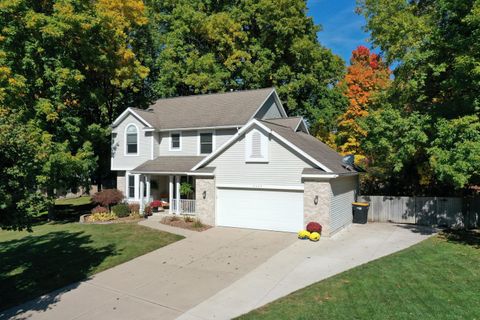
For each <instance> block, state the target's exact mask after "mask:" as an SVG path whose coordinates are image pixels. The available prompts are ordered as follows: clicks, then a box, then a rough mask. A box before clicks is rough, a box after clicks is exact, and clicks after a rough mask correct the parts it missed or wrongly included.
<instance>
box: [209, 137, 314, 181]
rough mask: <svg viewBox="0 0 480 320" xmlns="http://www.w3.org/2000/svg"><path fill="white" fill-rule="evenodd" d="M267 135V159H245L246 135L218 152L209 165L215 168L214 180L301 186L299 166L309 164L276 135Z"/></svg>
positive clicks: (308, 166)
mask: <svg viewBox="0 0 480 320" xmlns="http://www.w3.org/2000/svg"><path fill="white" fill-rule="evenodd" d="M264 134H266V135H267V137H268V133H266V132H264ZM268 139H269V141H268V144H269V147H268V159H269V162H268V163H246V162H245V135H244V136H243V137H241V138H240V139H239V140H237V141H236V142H235V143H234V144H233V145H231V146H230V147H228V148H227V149H226V150H225V151H223V152H222V153H220V154H219V155H218V156H217V157H216V158H215V159H214V160H212V162H211V163H210V164H209V165H208V166H211V167H215V168H216V169H215V176H216V184H217V185H222V184H229V185H231V184H234V185H245V186H249V185H250V186H252V185H253V186H256V187H261V186H262V185H266V186H274V185H276V186H291V187H303V183H302V180H301V174H302V170H303V169H304V168H311V167H312V166H311V165H310V164H308V163H307V162H306V161H304V160H302V159H301V158H299V156H297V155H296V154H294V153H293V152H292V151H290V150H287V149H286V147H284V146H282V145H281V144H280V142H279V141H277V140H276V139H275V138H272V137H268Z"/></svg>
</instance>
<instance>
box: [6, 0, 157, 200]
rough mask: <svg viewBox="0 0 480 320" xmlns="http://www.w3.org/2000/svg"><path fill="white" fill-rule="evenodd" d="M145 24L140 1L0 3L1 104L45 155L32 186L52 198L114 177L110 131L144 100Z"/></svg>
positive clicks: (77, 0) (146, 73)
mask: <svg viewBox="0 0 480 320" xmlns="http://www.w3.org/2000/svg"><path fill="white" fill-rule="evenodd" d="M147 22H148V20H147V17H146V9H145V6H144V3H143V2H142V1H141V0H122V1H120V0H96V1H82V0H46V1H32V0H15V1H10V0H0V104H1V105H0V106H1V108H2V109H5V110H6V112H5V114H8V117H9V118H10V119H14V121H15V122H16V123H17V125H20V126H21V125H23V126H27V127H28V128H30V129H31V128H35V130H34V131H35V132H37V130H40V131H39V133H38V137H39V140H38V139H37V140H32V143H39V144H40V145H45V150H48V153H47V155H46V156H45V157H42V158H41V159H38V162H37V165H41V172H40V173H39V174H37V173H36V171H35V170H34V171H33V172H32V175H33V176H38V179H37V180H35V183H36V185H35V186H32V187H31V188H33V189H34V190H40V189H43V190H46V191H47V192H48V196H49V198H50V199H52V198H53V197H54V196H55V190H58V189H59V188H62V187H66V188H68V187H73V186H78V185H80V184H82V185H84V184H89V183H90V179H91V177H92V176H93V177H95V178H101V176H102V173H108V172H109V160H110V152H109V151H110V150H109V140H110V139H109V127H108V126H109V124H110V123H111V122H112V121H113V119H114V118H115V117H116V116H117V115H118V114H119V113H120V112H122V111H123V110H124V109H125V107H126V105H127V104H129V103H132V101H133V102H135V101H140V102H144V99H143V95H142V94H137V93H138V92H140V91H141V90H142V86H143V82H144V79H145V78H146V77H147V75H148V68H147V67H145V66H144V65H143V64H142V61H141V60H140V58H139V57H138V56H137V55H136V54H135V49H136V48H135V47H134V45H136V44H137V42H135V41H133V38H134V36H135V33H136V32H137V31H139V32H140V31H141V29H142V28H143V27H144V26H145V24H146V23H147ZM140 44H141V42H140V43H139V45H140ZM2 76H3V78H2ZM9 121H10V120H9ZM19 134H21V133H19ZM4 138H5V141H6V142H5V143H7V145H9V144H8V143H9V142H8V141H9V140H8V139H9V138H8V135H6V136H5V137H4ZM12 148H13V147H12ZM8 150H11V148H10V149H2V150H0V153H5V154H4V156H5V157H6V158H8V157H9V155H8V154H6V153H7V152H8ZM42 154H43V153H42ZM40 160H41V161H40ZM3 165H4V163H2V170H6V169H5V167H3ZM35 168H36V167H35ZM96 168H100V170H98V169H97V170H95V169H96ZM95 171H96V172H97V174H96V175H94V172H95ZM32 181H33V180H32ZM11 192H14V191H11ZM50 203H51V201H50Z"/></svg>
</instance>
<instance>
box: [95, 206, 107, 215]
mask: <svg viewBox="0 0 480 320" xmlns="http://www.w3.org/2000/svg"><path fill="white" fill-rule="evenodd" d="M107 212H108V209H107V208H105V207H101V206H96V207H95V208H93V209H92V213H107Z"/></svg>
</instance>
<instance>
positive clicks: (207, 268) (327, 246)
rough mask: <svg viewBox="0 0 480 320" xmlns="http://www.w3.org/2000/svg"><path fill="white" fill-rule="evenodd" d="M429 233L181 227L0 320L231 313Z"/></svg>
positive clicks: (384, 228)
mask: <svg viewBox="0 0 480 320" xmlns="http://www.w3.org/2000/svg"><path fill="white" fill-rule="evenodd" d="M149 223H150V224H152V222H149ZM152 226H154V227H155V226H156V227H158V222H156V223H155V224H152ZM161 228H164V227H163V225H162V227H161ZM431 234H432V230H430V229H425V228H416V227H409V226H403V225H394V224H376V223H375V224H367V225H353V226H351V227H349V228H348V229H347V230H344V231H342V232H340V233H339V234H338V235H337V236H335V237H333V238H330V239H326V238H324V239H321V240H320V242H317V243H313V242H309V241H300V240H297V239H296V235H295V234H291V233H281V232H268V231H255V230H245V229H233V228H213V229H210V230H208V231H205V232H202V233H191V232H190V233H188V232H186V233H185V235H186V236H187V238H186V239H184V240H181V241H179V242H176V243H174V244H172V245H169V246H167V247H164V248H161V249H159V250H156V251H154V252H151V253H149V254H146V255H144V256H142V257H139V258H136V259H134V260H131V261H129V262H127V263H124V264H122V265H120V266H117V267H115V268H112V269H109V270H107V271H104V272H102V273H99V274H98V275H96V276H95V277H93V278H92V279H90V280H87V281H84V282H81V283H78V284H74V285H72V286H70V287H68V288H64V289H61V290H58V291H56V292H53V293H51V294H49V295H46V296H44V297H41V298H39V299H36V300H33V301H31V302H29V303H26V304H24V305H21V306H19V307H17V308H14V309H11V310H8V311H7V312H6V313H4V314H0V318H3V317H4V318H13V319H25V318H28V319H62V320H63V319H65V320H67V319H175V318H179V319H196V320H198V319H230V318H232V317H235V316H238V315H241V314H243V313H245V312H248V311H250V310H252V309H254V308H257V307H259V306H261V305H264V304H265V303H268V302H270V301H273V300H275V299H277V298H279V297H282V296H284V295H286V294H288V293H291V292H293V291H295V290H298V289H300V288H303V287H305V286H307V285H310V284H312V283H314V282H317V281H320V280H322V279H325V278H327V277H330V276H332V275H334V274H337V273H340V272H342V271H345V270H347V269H350V268H353V267H355V266H358V265H360V264H363V263H366V262H368V261H371V260H374V259H377V258H379V257H382V256H384V255H388V254H390V253H393V252H395V251H398V250H402V249H404V248H407V247H409V246H411V245H413V244H415V243H418V242H420V241H422V240H424V239H425V238H427V237H429V236H430V235H431Z"/></svg>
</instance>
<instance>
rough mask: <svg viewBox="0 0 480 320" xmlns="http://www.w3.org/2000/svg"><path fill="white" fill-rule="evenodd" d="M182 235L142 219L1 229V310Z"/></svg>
mask: <svg viewBox="0 0 480 320" xmlns="http://www.w3.org/2000/svg"><path fill="white" fill-rule="evenodd" d="M181 238H182V237H181V236H177V235H173V234H170V233H166V232H161V231H156V230H152V229H150V228H147V227H143V226H139V225H137V224H109V225H84V224H79V223H75V222H74V223H72V222H68V221H61V222H50V223H43V224H37V225H36V226H34V227H33V232H32V233H28V232H26V231H25V232H18V231H0V310H3V309H6V308H8V307H12V306H15V305H17V304H20V303H22V302H25V301H27V300H29V299H31V298H34V297H37V296H39V295H41V294H44V293H47V292H50V291H52V290H55V289H58V288H61V287H63V286H65V285H68V284H71V283H73V282H76V281H79V280H82V279H85V278H86V277H88V276H90V275H93V274H95V273H97V272H100V271H103V270H105V269H108V268H111V267H113V266H115V265H118V264H120V263H123V262H125V261H128V260H131V259H133V258H135V257H137V256H140V255H143V254H145V253H147V252H150V251H152V250H155V249H158V248H160V247H163V246H165V245H168V244H170V243H172V242H175V241H177V240H180V239H181Z"/></svg>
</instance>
